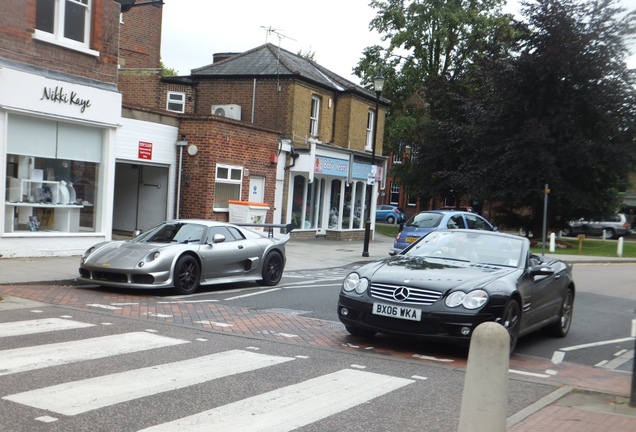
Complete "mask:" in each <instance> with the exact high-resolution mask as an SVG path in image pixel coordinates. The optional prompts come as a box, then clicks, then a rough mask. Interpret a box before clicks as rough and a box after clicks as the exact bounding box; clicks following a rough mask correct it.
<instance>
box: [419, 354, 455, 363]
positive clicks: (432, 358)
mask: <svg viewBox="0 0 636 432" xmlns="http://www.w3.org/2000/svg"><path fill="white" fill-rule="evenodd" d="M413 357H414V358H418V359H422V360H433V361H438V362H442V363H451V362H454V361H455V360H451V359H445V358H437V357H431V356H425V355H422V354H413Z"/></svg>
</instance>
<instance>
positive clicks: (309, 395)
mask: <svg viewBox="0 0 636 432" xmlns="http://www.w3.org/2000/svg"><path fill="white" fill-rule="evenodd" d="M414 382H415V381H414V380H411V379H405V378H397V377H392V376H387V375H380V374H376V373H372V372H364V371H357V370H352V369H344V370H341V371H338V372H334V373H331V374H328V375H323V376H321V377H318V378H313V379H310V380H307V381H304V382H301V383H298V384H294V385H290V386H287V387H283V388H280V389H277V390H274V391H271V392H268V393H264V394H261V395H258V396H254V397H250V398H247V399H243V400H240V401H238V402H234V403H231V404H228V405H224V406H221V407H218V408H214V409H211V410H208V411H204V412H201V413H199V414H195V415H192V416H188V417H184V418H181V419H179V420H175V421H172V422H168V423H164V424H160V425H157V426H154V427H150V428H147V429H143V431H145V432H160V431H169V432H172V431H176V430H187V431H189V432H195V431H201V432H204V431H205V432H208V431H216V430H231V431H233V432H256V431H271V430H276V431H281V432H282V431H291V430H294V429H297V428H300V427H302V426H305V425H308V424H311V423H313V422H316V421H318V420H321V419H323V418H326V417H329V416H331V415H334V414H337V413H339V412H341V411H345V410H347V409H349V408H353V407H355V406H356V405H359V404H363V403H365V402H368V401H369V400H371V399H374V398H377V397H379V396H382V395H384V394H386V393H389V392H391V391H394V390H397V389H399V388H401V387H404V386H406V385H408V384H412V383H414Z"/></svg>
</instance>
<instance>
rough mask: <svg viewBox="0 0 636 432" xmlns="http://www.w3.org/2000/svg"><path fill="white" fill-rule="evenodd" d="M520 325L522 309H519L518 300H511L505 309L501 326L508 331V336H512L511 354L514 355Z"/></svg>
mask: <svg viewBox="0 0 636 432" xmlns="http://www.w3.org/2000/svg"><path fill="white" fill-rule="evenodd" d="M520 323H521V308H520V307H519V303H518V302H517V301H516V300H510V301H509V302H508V304H507V305H506V308H505V309H504V313H503V316H502V317H501V324H502V325H503V326H504V327H505V328H506V330H507V331H508V335H510V354H512V353H513V351H514V350H515V348H516V347H517V341H518V340H519V325H520Z"/></svg>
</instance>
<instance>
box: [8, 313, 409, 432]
mask: <svg viewBox="0 0 636 432" xmlns="http://www.w3.org/2000/svg"><path fill="white" fill-rule="evenodd" d="M92 328H98V327H97V326H96V325H95V324H91V323H86V322H82V321H78V320H73V319H62V318H45V319H38V320H25V321H15V322H6V323H0V348H1V347H2V341H3V340H7V338H15V337H19V336H26V335H37V334H38V333H43V334H44V333H47V334H48V333H50V332H65V331H68V330H77V329H84V330H87V331H88V332H89V333H88V335H89V336H88V337H85V335H86V333H82V337H84V338H81V339H80V338H77V339H72V340H66V341H63V342H52V343H44V344H35V345H29V346H24V347H17V348H10V349H4V350H1V349H0V418H3V417H4V418H5V419H6V418H7V417H6V416H5V415H4V414H3V413H8V412H15V411H16V407H22V408H25V410H27V408H29V409H30V410H28V412H30V413H32V412H33V410H32V409H35V410H36V412H37V413H38V414H39V415H37V416H35V417H33V418H27V419H22V420H23V421H24V422H26V423H25V424H29V423H28V422H29V421H31V422H35V421H39V422H40V423H42V422H48V423H49V424H56V423H57V422H60V423H62V425H63V422H64V421H65V420H68V419H75V418H79V417H81V416H82V415H87V414H90V413H93V412H96V413H98V412H99V411H100V410H105V409H111V408H113V407H117V406H118V404H126V403H130V402H134V403H135V405H136V406H138V405H143V403H144V399H145V398H152V397H155V396H157V395H162V394H169V393H170V392H176V391H179V390H182V389H188V388H190V387H195V386H199V385H202V384H205V383H210V382H212V381H215V380H221V379H227V378H228V377H234V376H240V375H241V374H245V373H251V372H254V371H262V370H265V369H267V368H275V367H277V366H279V365H284V364H286V365H288V366H292V367H293V365H295V364H297V363H298V361H299V359H298V358H296V357H292V356H282V355H270V354H265V353H259V352H253V351H249V350H246V349H228V350H225V351H220V352H215V353H213V354H204V355H197V356H195V357H193V358H188V359H185V360H176V361H170V360H169V361H166V362H165V363H160V364H157V365H154V366H147V367H139V368H133V369H128V370H125V371H121V372H115V373H106V374H103V375H102V374H100V373H99V370H96V371H94V373H93V375H94V376H91V377H89V378H83V379H77V380H73V379H70V380H69V381H67V382H62V383H57V384H54V385H48V386H47V385H41V384H38V385H35V386H34V388H30V389H28V390H26V391H18V392H13V391H11V389H10V388H9V387H7V385H4V384H3V382H2V379H3V378H5V377H11V376H20V375H18V374H28V373H33V372H37V371H43V370H46V369H47V368H55V367H58V366H65V367H68V366H76V365H81V364H82V363H85V362H90V361H94V360H100V359H111V358H115V357H120V358H121V357H125V356H128V355H131V354H134V353H141V352H152V353H153V355H155V353H156V355H155V357H156V358H161V355H160V352H161V350H164V349H169V348H170V347H179V346H182V347H186V346H187V345H189V344H191V341H189V340H186V339H181V338H175V337H169V336H162V335H160V334H156V333H152V332H149V331H131V332H122V333H118V334H111V335H106V336H104V335H93V334H91V333H90V332H91V330H92ZM28 340H30V339H28ZM306 378H307V377H306ZM414 382H415V380H414V379H410V378H401V377H395V376H390V375H384V374H379V373H375V372H368V371H364V370H357V369H354V368H351V367H347V368H343V369H341V370H337V371H335V372H329V373H324V374H322V375H320V376H317V377H311V378H307V379H301V380H299V382H295V383H293V384H289V385H281V386H280V387H279V388H275V389H273V390H269V391H265V392H262V393H258V392H257V394H254V395H252V396H249V397H246V398H244V399H240V400H236V401H233V402H230V403H227V404H220V406H216V407H213V408H211V409H206V410H201V411H199V412H197V413H194V414H192V413H190V414H188V415H183V416H179V415H175V418H171V419H169V420H168V421H163V422H160V423H158V424H150V423H149V424H147V425H144V426H143V427H141V428H139V427H134V428H132V429H128V428H125V427H124V426H122V425H119V426H118V430H143V431H152V432H156V431H175V430H179V431H254V432H257V431H266V430H267V431H274V430H275V431H291V430H294V429H297V428H299V427H302V426H305V425H309V424H311V423H314V422H317V421H320V420H322V419H325V418H327V417H329V416H332V415H334V414H337V413H339V412H342V411H345V410H348V409H350V408H352V407H355V406H357V405H361V404H365V403H367V402H369V401H371V400H373V399H376V398H379V397H381V396H383V395H386V394H388V393H391V392H393V391H395V390H398V389H400V388H403V387H405V386H409V385H411V384H413V383H414ZM98 418H99V417H98ZM62 425H60V427H62ZM5 427H6V429H5ZM107 429H108V428H107V427H100V426H99V425H95V428H94V430H107ZM0 430H3V431H4V430H27V429H20V428H16V429H11V428H10V427H9V426H8V425H6V424H4V425H3V426H0ZM28 430H36V428H35V427H33V428H32V429H31V428H30V427H29V429H28ZM60 430H72V427H69V428H68V429H67V428H66V427H62V429H60Z"/></svg>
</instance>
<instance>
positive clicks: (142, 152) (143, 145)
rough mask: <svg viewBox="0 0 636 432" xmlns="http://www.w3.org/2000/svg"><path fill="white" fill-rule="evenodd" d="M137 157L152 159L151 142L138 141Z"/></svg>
mask: <svg viewBox="0 0 636 432" xmlns="http://www.w3.org/2000/svg"><path fill="white" fill-rule="evenodd" d="M137 157H139V159H147V160H151V159H152V143H149V142H143V141H139V153H138V156H137Z"/></svg>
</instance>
